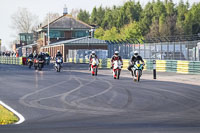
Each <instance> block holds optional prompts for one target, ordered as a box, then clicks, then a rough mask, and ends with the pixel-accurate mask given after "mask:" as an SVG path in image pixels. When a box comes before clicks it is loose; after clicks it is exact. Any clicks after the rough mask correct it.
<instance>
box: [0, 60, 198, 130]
mask: <svg viewBox="0 0 200 133" xmlns="http://www.w3.org/2000/svg"><path fill="white" fill-rule="evenodd" d="M80 68H81V70H79V69H80ZM80 71H81V72H80ZM105 71H106V72H107V73H110V71H109V70H104V72H105ZM100 72H101V71H100ZM0 100H2V101H3V102H5V103H6V104H8V105H9V106H11V107H12V108H14V109H15V110H17V111H18V112H19V113H21V114H22V115H23V116H24V117H25V119H26V121H25V122H24V123H22V124H21V125H9V126H1V127H0V132H1V133H13V132H15V133H67V132H69V133H133V132H138V133H169V132H173V133H199V131H200V86H198V85H189V84H183V83H176V82H167V81H155V80H154V81H153V80H142V81H141V82H140V83H134V82H133V80H132V79H131V78H126V77H122V78H121V79H120V80H114V79H112V76H111V74H110V76H109V75H101V74H100V75H98V76H97V77H92V76H91V75H90V74H89V73H88V70H87V65H78V64H66V66H65V68H64V71H62V72H61V73H56V72H55V70H53V69H52V66H49V67H47V68H44V70H43V71H42V72H38V71H35V70H33V69H32V70H29V69H28V68H27V67H24V66H12V65H0Z"/></svg>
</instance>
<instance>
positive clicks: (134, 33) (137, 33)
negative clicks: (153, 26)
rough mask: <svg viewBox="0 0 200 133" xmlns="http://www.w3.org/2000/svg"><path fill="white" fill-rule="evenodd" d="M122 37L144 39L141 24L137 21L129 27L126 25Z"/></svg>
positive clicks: (121, 32)
mask: <svg viewBox="0 0 200 133" xmlns="http://www.w3.org/2000/svg"><path fill="white" fill-rule="evenodd" d="M120 37H121V38H122V39H124V40H125V39H134V38H136V39H142V38H143V36H142V31H141V29H140V26H139V23H138V22H136V21H133V22H131V23H130V24H128V25H125V26H124V27H123V28H121V30H120Z"/></svg>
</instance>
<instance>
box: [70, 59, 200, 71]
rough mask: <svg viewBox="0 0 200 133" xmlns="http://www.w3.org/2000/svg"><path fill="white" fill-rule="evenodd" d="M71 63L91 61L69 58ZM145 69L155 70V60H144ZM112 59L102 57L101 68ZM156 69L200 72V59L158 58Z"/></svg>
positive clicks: (106, 65)
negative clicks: (177, 59)
mask: <svg viewBox="0 0 200 133" xmlns="http://www.w3.org/2000/svg"><path fill="white" fill-rule="evenodd" d="M68 61H69V62H71V63H89V60H88V59H76V58H74V59H73V58H70V59H69V60H68ZM144 61H145V64H146V65H145V67H144V70H153V60H144ZM123 63H124V65H123V69H127V67H128V65H129V60H128V59H124V60H123ZM110 66H111V64H110V59H109V58H108V59H100V64H99V67H100V68H110ZM156 71H158V72H176V73H185V74H188V73H189V74H200V62H199V61H175V60H156Z"/></svg>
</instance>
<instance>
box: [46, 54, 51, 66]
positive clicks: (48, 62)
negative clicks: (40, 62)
mask: <svg viewBox="0 0 200 133" xmlns="http://www.w3.org/2000/svg"><path fill="white" fill-rule="evenodd" d="M49 64H50V57H49V56H46V57H45V65H49Z"/></svg>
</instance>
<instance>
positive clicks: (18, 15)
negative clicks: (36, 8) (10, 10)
mask: <svg viewBox="0 0 200 133" xmlns="http://www.w3.org/2000/svg"><path fill="white" fill-rule="evenodd" d="M11 19H12V28H14V29H15V30H16V32H17V34H18V33H30V32H32V31H33V30H36V28H37V26H38V17H37V16H35V15H34V14H32V13H31V12H30V11H29V10H28V9H26V8H19V9H18V11H17V12H15V13H14V14H13V15H12V17H11Z"/></svg>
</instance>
